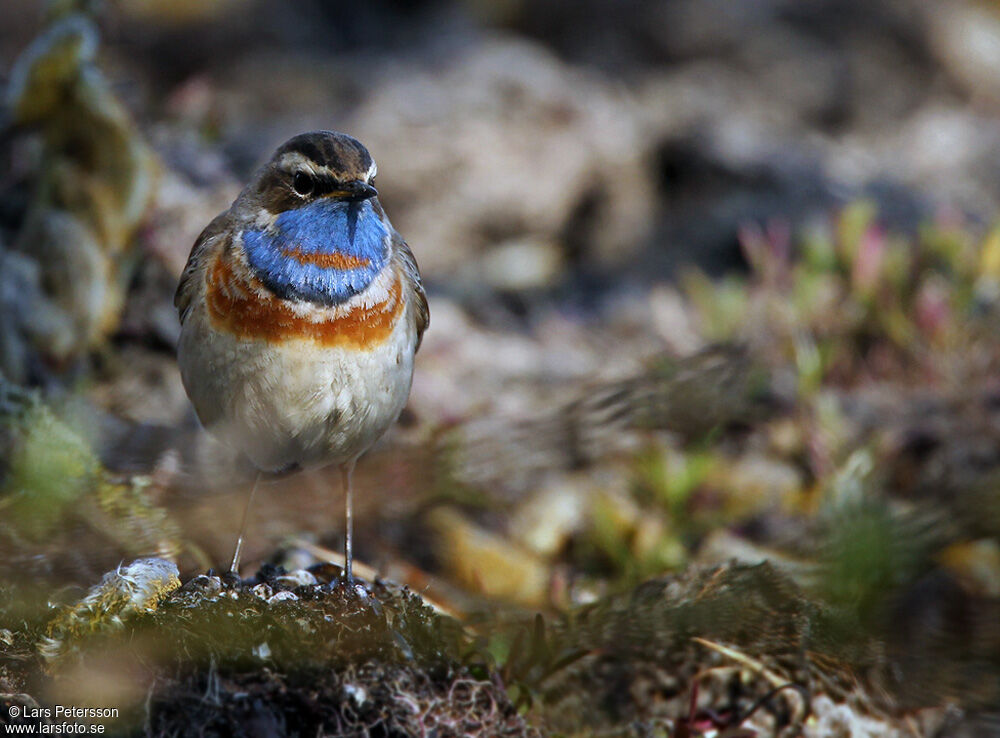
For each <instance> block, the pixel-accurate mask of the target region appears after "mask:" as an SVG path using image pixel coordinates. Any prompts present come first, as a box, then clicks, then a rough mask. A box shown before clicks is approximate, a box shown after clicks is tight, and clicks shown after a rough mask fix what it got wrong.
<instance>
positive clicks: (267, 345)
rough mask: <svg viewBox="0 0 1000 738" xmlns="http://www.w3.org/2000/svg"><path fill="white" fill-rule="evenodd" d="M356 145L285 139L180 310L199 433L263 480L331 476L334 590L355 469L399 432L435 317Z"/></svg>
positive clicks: (216, 230) (182, 284)
mask: <svg viewBox="0 0 1000 738" xmlns="http://www.w3.org/2000/svg"><path fill="white" fill-rule="evenodd" d="M377 171H378V168H377V166H376V164H375V160H374V159H373V158H372V156H371V154H370V153H369V152H368V150H367V149H366V148H365V147H364V145H362V144H361V142H359V141H358V140H357V139H355V138H353V137H352V136H349V135H347V134H345V133H338V132H334V131H313V132H309V133H302V134H299V135H297V136H294V137H292V138H291V139H289V140H288V141H286V142H285V143H284V144H282V145H281V146H279V147H278V149H277V150H276V151H275V153H274V155H273V156H272V157H271V158H270V160H269V161H268V162H267V163H266V164H264V165H263V166H262V167H260V168H259V169H258V170H257V171H256V172H255V173H254V174H253V175H252V176H251V178H250V180H249V183H248V184H247V185H246V187H245V188H244V189H243V191H242V192H241V193H240V194H239V196H238V197H237V198H236V200H235V201H234V202H233V204H232V205H231V206H230V208H229V209H228V210H226V211H224V212H223V213H221V214H219V215H218V216H216V217H215V219H213V220H212V221H211V222H210V223H209V224H208V226H206V228H205V229H204V231H202V233H201V235H200V236H199V237H198V239H197V240H196V241H195V244H194V246H193V248H192V249H191V254H190V256H189V257H188V261H187V265H186V266H185V268H184V270H183V272H182V274H181V277H180V281H179V283H178V286H177V292H176V294H175V298H174V305H175V307H176V308H177V311H178V315H179V318H180V324H181V330H180V337H179V339H178V345H177V359H178V365H179V368H180V373H181V379H182V381H183V384H184V388H185V390H186V391H187V394H188V397H189V398H190V400H191V403H192V405H193V406H194V409H195V413H196V414H197V416H198V419H199V421H200V422H201V424H202V425H203V426H204V428H205V429H206V430H207V431H208V432H209V433H210V434H212V435H213V436H215V437H216V438H218V439H219V440H220V441H222V443H223V444H225V445H227V446H229V447H231V448H232V449H234V450H235V451H236V452H238V454H239V455H240V456H241V457H243V458H245V459H246V460H247V461H249V462H250V464H252V466H253V467H254V468H255V469H256V470H257V474H256V478H255V481H254V484H253V486H252V488H251V491H250V494H249V498H248V500H247V502H246V508H245V510H244V514H243V522H242V525H241V528H240V533H239V537H238V538H237V542H236V547H235V551H234V553H233V558H232V563H231V565H230V572H232V573H234V574H236V575H237V576H238V569H239V564H240V553H241V550H242V547H243V539H244V536H245V534H246V527H247V520H248V517H249V512H250V507H251V505H252V504H253V496H254V493H255V491H256V489H257V486H258V484H259V482H260V479H261V477H262V476H272V475H274V476H282V475H286V474H289V473H292V472H296V471H299V470H307V469H314V468H319V467H324V466H328V465H333V464H335V465H337V466H338V467H339V469H340V473H341V479H342V486H343V490H344V498H345V518H346V520H345V523H346V524H345V541H344V567H343V574H342V576H343V580H344V581H345V582H347V583H349V584H351V583H353V582H354V578H353V569H352V562H353V490H352V484H351V475H352V472H353V470H354V466H355V463H356V462H357V460H358V457H360V456H361V455H362V454H363V453H364V452H365V451H367V450H368V449H369V448H370V447H371V446H372V445H373V444H374V443H375V442H376V441H377V440H378V439H379V438H380V437H381V436H382V435H383V434H384V433H385V432H386V430H387V429H388V428H389V427H390V426H391V425H392V424H393V423H394V422H395V421H396V419H397V418H398V417H399V414H400V412H401V411H402V409H403V407H404V405H405V404H406V402H407V400H408V397H409V393H410V386H411V383H412V379H413V364H414V356H415V355H416V353H417V350H418V349H419V347H420V343H421V341H422V339H423V335H424V331H425V330H426V329H427V326H428V323H429V320H430V313H429V310H428V306H427V295H426V292H425V290H424V286H423V283H422V281H421V277H420V271H419V269H418V267H417V262H416V259H415V257H414V255H413V252H412V251H411V250H410V247H409V246H408V245H407V243H406V241H404V240H403V238H402V237H401V236H400V235H399V233H398V232H397V231H396V230H395V229H394V228H393V226H392V224H391V223H390V221H389V218H388V217H387V216H386V213H385V210H384V209H383V208H382V205H381V203H380V202H379V199H378V191H377V190H376V189H375V186H374V180H375V176H376V173H377Z"/></svg>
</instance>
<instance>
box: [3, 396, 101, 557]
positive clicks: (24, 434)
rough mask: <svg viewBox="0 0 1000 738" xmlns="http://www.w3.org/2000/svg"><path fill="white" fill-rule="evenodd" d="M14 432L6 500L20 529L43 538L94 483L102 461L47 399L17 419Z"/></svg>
mask: <svg viewBox="0 0 1000 738" xmlns="http://www.w3.org/2000/svg"><path fill="white" fill-rule="evenodd" d="M13 435H14V442H13V449H12V453H11V456H10V459H9V464H8V467H7V475H6V479H5V480H4V484H3V496H2V502H0V504H2V505H3V507H5V508H6V513H7V514H6V519H7V521H8V523H9V524H11V525H12V526H13V528H14V531H15V532H16V533H17V534H19V535H23V536H26V537H28V538H30V539H33V540H37V539H40V538H43V537H45V536H47V535H48V534H49V533H50V532H51V531H52V529H53V526H55V524H56V523H57V522H58V521H59V520H60V519H61V518H62V516H63V514H64V513H65V510H66V507H67V506H68V505H69V504H71V503H72V502H74V501H75V500H77V499H79V498H80V496H81V495H82V494H83V493H85V492H86V491H87V490H89V489H91V488H92V487H93V485H94V484H95V483H96V481H97V477H98V474H99V472H100V469H101V465H100V462H99V461H98V459H97V457H96V456H95V455H94V452H93V451H92V450H91V448H90V446H89V445H88V444H87V442H86V441H85V440H84V439H83V438H81V437H80V436H79V435H78V434H77V433H75V432H74V431H73V430H72V429H70V428H69V426H67V425H66V424H65V423H63V422H62V421H61V420H60V419H59V418H57V417H56V416H55V415H54V414H53V413H52V411H51V410H49V409H48V408H46V407H45V406H43V405H40V404H37V405H34V406H33V407H32V408H31V409H30V410H29V411H28V412H27V413H26V414H25V415H24V417H23V418H21V419H20V420H18V421H15V425H14V433H13Z"/></svg>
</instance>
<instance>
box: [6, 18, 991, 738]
mask: <svg viewBox="0 0 1000 738" xmlns="http://www.w3.org/2000/svg"><path fill="white" fill-rule="evenodd" d="M0 16H2V19H3V22H2V23H0V91H2V93H3V94H2V100H3V107H2V113H0V115H2V126H3V132H2V134H0V136H2V139H0V141H2V143H0V381H2V384H0V414H2V415H3V417H4V418H5V420H4V424H3V430H2V431H0V514H2V515H3V522H2V523H0V552H2V557H0V577H2V578H4V579H6V580H8V581H11V582H19V583H20V584H19V586H23V584H24V582H25V581H26V580H31V582H32V583H33V586H38V587H43V588H55V587H65V586H69V587H70V589H69V590H65V591H66V592H68V594H65V595H64V598H65V599H68V600H69V599H72V594H73V593H74V592H75V593H79V589H73V587H77V588H79V587H81V586H83V585H87V584H91V583H93V582H94V581H96V579H97V578H98V577H99V576H100V574H101V573H102V572H104V571H107V570H108V569H110V568H113V567H114V566H115V565H116V564H117V563H118V562H119V561H121V560H122V559H128V558H131V557H135V556H137V555H145V554H150V553H154V552H158V553H160V554H163V555H169V556H171V557H175V558H177V560H178V561H179V562H180V563H181V572H182V578H184V577H185V576H189V575H191V574H193V573H197V572H199V571H203V570H205V569H207V568H209V567H212V566H215V567H218V566H219V565H220V563H224V562H225V561H226V557H227V556H228V555H229V551H230V547H231V545H232V542H233V541H234V539H235V533H236V529H237V525H238V521H239V516H240V514H241V512H242V504H243V499H244V496H245V494H246V492H247V489H248V483H247V480H246V479H245V478H243V477H240V476H239V473H238V471H237V470H234V468H233V466H232V464H231V460H229V459H227V458H226V453H225V451H224V450H223V449H220V448H218V447H217V446H215V445H214V444H213V442H212V441H211V439H209V438H207V437H206V436H204V434H203V433H202V432H201V431H200V430H199V428H198V426H197V422H196V420H195V418H194V414H193V411H192V409H191V407H190V404H189V402H188V400H187V398H186V396H185V394H184V391H183V388H182V386H181V383H180V377H179V374H178V371H177V367H176V362H175V358H174V346H175V343H176V340H177V336H178V332H179V325H178V323H177V319H176V313H175V310H174V308H173V305H172V298H173V291H174V289H175V286H176V282H177V278H178V276H179V274H180V271H181V269H182V268H183V266H184V263H185V261H186V258H187V255H188V252H189V250H190V248H191V246H192V244H193V243H194V241H195V239H196V237H197V236H198V234H199V232H200V231H201V229H202V228H203V227H204V226H205V225H206V224H207V223H208V222H209V221H210V220H211V219H212V218H213V217H214V216H215V215H216V214H217V213H219V212H220V211H222V210H224V209H225V208H227V207H228V205H229V203H230V202H231V201H232V200H233V198H234V197H235V196H236V195H237V194H238V192H239V191H240V189H241V187H242V183H244V182H245V181H246V180H247V179H248V177H249V175H250V174H251V172H252V171H253V170H254V169H255V168H256V167H257V166H259V165H260V164H261V163H263V162H264V161H265V160H266V159H267V158H268V157H269V156H270V154H271V152H272V151H273V150H274V149H275V148H276V147H277V146H278V145H279V144H280V143H281V142H283V141H284V140H285V139H287V138H288V137H290V136H292V135H294V134H296V133H299V132H303V131H306V130H311V129H334V130H340V131H344V132H347V133H349V134H351V135H353V136H355V137H357V138H358V139H359V140H361V141H362V142H363V143H364V144H365V145H366V146H367V147H368V149H369V150H370V151H371V153H372V155H373V156H374V158H375V159H376V161H377V162H378V166H379V175H378V181H377V184H378V188H379V191H380V196H381V200H382V203H383V204H384V206H385V208H386V211H387V213H388V214H389V216H390V217H391V219H392V221H393V224H394V225H395V226H396V228H397V229H398V230H399V231H400V233H401V234H403V236H404V237H405V238H406V240H407V241H408V242H409V244H410V245H411V247H412V249H413V251H414V253H415V255H416V257H417V259H418V261H419V264H420V267H421V271H422V273H423V275H424V280H425V284H426V285H427V289H428V293H429V296H430V310H431V325H430V329H429V331H428V333H427V335H426V337H425V341H424V344H423V347H422V348H421V351H420V353H419V355H418V357H417V364H416V366H417V368H416V375H415V379H414V385H413V391H412V396H411V399H410V404H409V406H408V408H407V410H406V411H404V415H403V417H402V418H401V422H400V424H399V426H398V427H397V428H395V429H393V431H392V432H390V434H389V435H388V436H387V438H386V439H385V441H384V442H383V443H382V444H381V445H380V446H379V447H377V448H376V449H375V450H374V451H373V452H372V453H371V454H370V455H369V457H367V458H366V459H363V460H362V461H361V463H360V466H359V469H358V475H357V484H358V485H359V489H360V493H359V497H360V500H359V503H358V504H359V506H360V508H361V510H360V513H359V516H360V522H359V528H360V529H359V531H358V533H357V544H356V545H357V546H358V548H359V555H360V559H361V560H362V561H364V562H365V563H366V564H368V565H369V566H371V567H373V570H374V571H377V572H381V573H383V574H388V575H389V576H391V577H394V578H396V579H398V580H400V581H404V582H409V583H412V584H414V586H417V587H419V588H421V589H423V590H424V591H426V592H428V593H430V596H433V597H436V598H438V599H439V601H441V602H442V603H447V606H448V607H450V608H452V609H453V611H454V612H456V613H462V614H468V613H472V612H480V611H481V610H483V609H484V608H486V609H490V608H497V607H499V608H501V609H503V608H510V609H512V610H514V611H520V610H521V609H527V610H536V609H537V610H543V611H546V612H562V611H565V610H566V609H567V608H572V607H576V606H580V605H583V604H586V603H590V602H593V601H595V600H596V599H598V598H601V597H605V596H609V595H612V594H615V593H621V592H627V591H630V589H631V588H633V587H635V586H636V585H638V584H639V583H640V582H642V581H644V580H646V579H648V578H650V577H656V576H661V575H665V574H671V573H673V574H676V573H678V572H684V571H688V570H691V567H698V566H711V565H718V564H722V563H724V562H727V561H731V560H734V559H735V560H737V561H741V562H746V563H757V562H760V561H764V560H768V561H771V562H773V563H774V565H775V566H777V567H779V568H780V570H781V571H782V572H783V573H784V574H785V575H787V576H788V577H790V578H791V579H792V580H794V581H795V582H796V584H797V586H800V587H802V588H803V591H805V592H806V593H807V595H808V597H810V598H815V601H817V602H822V603H824V605H828V606H830V607H835V608H842V609H843V611H845V612H850V613H851V617H852V618H854V620H852V622H853V623H855V624H856V625H857V627H858V628H859V629H861V630H863V631H864V632H866V633H872V634H874V636H873V637H875V638H877V639H880V642H881V640H884V641H885V642H886V643H887V645H885V646H884V651H885V653H888V654H889V656H887V657H886V660H887V662H891V664H892V665H893V668H895V669H896V672H894V673H896V674H897V678H896V681H895V682H894V684H893V685H892V688H891V689H889V690H888V691H889V692H890V693H892V694H894V695H895V697H894V699H898V701H899V703H900V704H903V705H906V706H909V707H918V706H926V705H936V704H939V703H940V702H941V700H942V699H944V698H945V696H947V697H948V699H949V700H952V701H953V702H954V701H956V700H957V703H958V704H961V705H962V706H963V707H965V708H968V709H970V710H973V711H975V710H984V709H987V708H991V707H995V706H996V705H997V704H998V703H1000V634H998V627H997V622H1000V618H998V612H1000V606H998V603H1000V537H998V536H1000V412H998V411H1000V382H998V376H1000V375H998V373H997V371H998V369H1000V350H998V341H997V336H998V328H1000V323H998V316H1000V302H998V301H1000V229H998V226H997V223H998V222H1000V219H998V217H997V216H998V207H997V206H998V202H1000V4H998V3H996V2H992V1H991V0H938V1H936V2H925V1H923V0H864V1H861V0H858V1H855V0H751V1H747V2H729V1H727V0H580V1H579V2H575V3H566V2H562V1H561V0H534V1H533V2H526V1H524V0H464V1H463V0H454V1H448V0H437V1H431V0H427V1H424V2H398V1H392V0H377V1H375V2H366V3H346V4H345V3H327V2H322V1H320V0H302V1H301V2H296V3H286V2H279V1H278V0H198V1H194V0H192V1H187V0H106V1H105V2H96V1H95V2H86V1H85V0H77V1H74V0H54V1H53V2H50V3H40V2H32V1H29V0H0ZM340 510H341V497H340V490H339V485H338V483H337V478H336V473H330V472H320V473H315V474H310V475H300V476H297V477H293V478H290V479H287V480H284V481H281V482H276V483H273V484H269V485H266V486H265V487H264V488H263V493H262V494H259V495H258V497H257V502H256V507H255V509H254V513H253V515H252V518H251V528H250V533H249V541H248V550H247V553H246V554H245V555H244V560H245V561H246V562H247V571H246V572H245V573H249V571H250V570H251V569H253V568H254V567H255V566H256V565H258V564H260V563H261V562H265V561H269V562H272V563H276V564H282V565H284V566H286V567H288V568H295V567H297V566H302V565H306V564H308V563H310V562H314V561H316V560H317V559H324V558H326V557H329V556H332V555H333V553H334V552H336V551H339V550H340V547H341V545H342V535H343V531H342V523H341V522H340V521H341V518H340ZM46 591H48V589H46ZM901 664H902V666H900V665H901ZM900 669H901V670H902V671H900ZM899 673H902V674H904V675H905V676H904V677H898V674H899ZM955 695H959V697H957V698H956V697H955ZM979 730H986V729H985V728H979ZM971 734H974V733H970V735H971ZM978 734H979V735H983V734H985V733H983V732H980V733H978Z"/></svg>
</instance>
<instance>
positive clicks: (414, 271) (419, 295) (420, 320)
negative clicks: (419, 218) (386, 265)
mask: <svg viewBox="0 0 1000 738" xmlns="http://www.w3.org/2000/svg"><path fill="white" fill-rule="evenodd" d="M393 241H394V242H395V245H396V253H397V254H398V255H399V263H400V264H401V265H402V267H403V276H404V278H405V279H406V282H407V284H408V285H409V286H410V294H411V296H412V297H413V301H414V310H415V313H416V316H417V349H419V348H420V342H421V341H422V340H423V337H424V331H426V330H427V326H428V324H429V323H430V321H431V313H430V309H429V308H428V307H427V293H426V292H424V285H423V282H421V281H420V270H419V269H418V268H417V260H416V258H415V257H414V256H413V252H412V251H410V247H409V246H408V245H407V243H406V241H404V240H403V237H402V236H400V235H399V234H398V233H396V232H393Z"/></svg>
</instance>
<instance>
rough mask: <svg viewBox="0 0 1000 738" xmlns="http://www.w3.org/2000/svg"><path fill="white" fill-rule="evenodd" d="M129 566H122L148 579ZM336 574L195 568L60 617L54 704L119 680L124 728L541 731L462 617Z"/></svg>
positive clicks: (235, 732)
mask: <svg viewBox="0 0 1000 738" xmlns="http://www.w3.org/2000/svg"><path fill="white" fill-rule="evenodd" d="M144 561H150V562H155V561H160V560H144ZM136 563H137V564H138V563H140V562H136ZM134 567H136V564H133V565H131V566H130V567H127V570H128V571H127V576H129V577H132V578H135V577H136V576H141V573H139V572H136V571H132V570H133V569H134ZM333 570H334V567H330V566H320V567H314V569H313V570H309V571H305V570H300V571H297V572H292V573H286V572H285V571H284V570H282V569H279V568H270V567H269V568H265V569H263V570H262V571H261V572H260V573H259V574H258V575H257V577H255V578H254V579H251V580H246V581H238V580H236V579H235V578H234V577H231V578H220V577H217V576H212V575H203V576H199V577H195V578H194V579H192V580H190V581H189V582H187V583H186V584H185V585H184V586H182V587H180V588H178V589H176V590H175V591H173V592H172V593H171V594H169V595H167V596H166V597H165V598H162V599H161V600H160V601H159V603H158V604H157V605H155V606H152V607H150V608H147V609H145V610H140V611H139V612H135V613H133V614H131V615H128V616H127V617H122V618H119V619H117V620H118V621H119V622H115V623H114V624H113V625H110V626H109V625H107V624H108V623H112V622H114V621H115V620H116V618H109V617H108V616H107V614H106V613H105V614H103V615H102V616H101V618H100V624H97V621H96V620H95V628H93V629H91V631H92V632H87V628H85V627H78V626H79V625H80V623H79V622H76V621H77V620H79V618H75V619H74V622H75V623H76V625H75V626H74V628H73V629H71V630H70V629H62V628H61V627H60V626H59V624H60V623H64V622H65V621H66V617H65V616H63V617H62V618H61V619H57V620H56V621H55V622H56V627H55V628H54V629H53V631H52V632H51V633H50V638H49V639H48V642H47V644H46V655H47V658H48V659H49V671H50V674H49V676H50V677H51V680H50V681H49V683H48V685H47V686H46V687H45V693H46V701H48V700H51V701H52V702H54V703H56V704H60V703H72V704H81V703H88V702H89V703H92V704H95V705H96V704H98V703H100V704H107V700H108V697H107V694H108V689H109V687H108V685H109V684H110V685H112V691H114V685H118V686H120V689H118V690H117V695H118V696H117V699H118V702H117V703H116V704H119V705H127V707H123V709H122V710H121V715H120V716H119V720H118V721H117V722H116V723H115V725H114V726H113V731H112V732H113V733H114V734H116V735H151V736H167V735H170V736H177V735H204V736H211V735H219V736H222V735H225V736H242V735H247V736H249V735H310V736H315V735H331V736H333V735H336V736H355V735H357V736H362V735H364V736H369V735H371V736H408V735H421V734H432V735H438V736H451V735H455V736H458V735H470V734H471V735H491V736H494V735H495V736H522V735H535V734H536V733H535V732H534V731H533V730H532V729H531V728H529V727H528V726H527V725H526V723H525V722H524V721H523V720H522V718H521V717H520V716H519V715H518V713H517V711H516V710H515V709H514V707H513V705H512V704H511V702H510V701H509V699H508V697H507V695H506V693H505V691H504V689H503V688H502V685H501V684H500V682H499V681H498V680H497V679H496V676H495V674H494V673H493V672H492V671H491V670H490V668H489V666H488V664H486V663H485V661H484V660H483V658H482V657H481V655H477V653H478V652H477V650H476V649H475V648H474V646H473V639H472V638H471V637H469V636H467V635H466V633H465V631H464V630H463V628H462V626H461V625H460V624H459V623H458V622H457V621H455V620H454V619H452V618H450V617H447V616H444V615H440V614H438V613H437V612H435V611H434V610H433V609H432V608H430V607H428V606H427V605H425V604H424V603H423V602H422V600H421V599H420V598H419V597H417V596H416V595H414V594H412V593H410V592H408V591H407V590H405V589H400V588H396V587H393V586H390V585H387V584H383V583H375V584H373V585H366V584H360V583H358V584H355V585H352V586H346V585H344V584H341V583H338V581H337V580H336V579H333V580H332V581H331V579H330V574H331V573H333ZM109 584H110V582H105V583H102V586H108V585H109ZM92 594H93V593H92ZM88 612H89V610H88ZM97 675H99V677H98V676H97ZM95 679H96V682H93V683H95V684H97V685H98V686H95V687H94V688H93V693H92V694H88V685H89V684H90V683H92V682H91V680H95Z"/></svg>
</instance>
